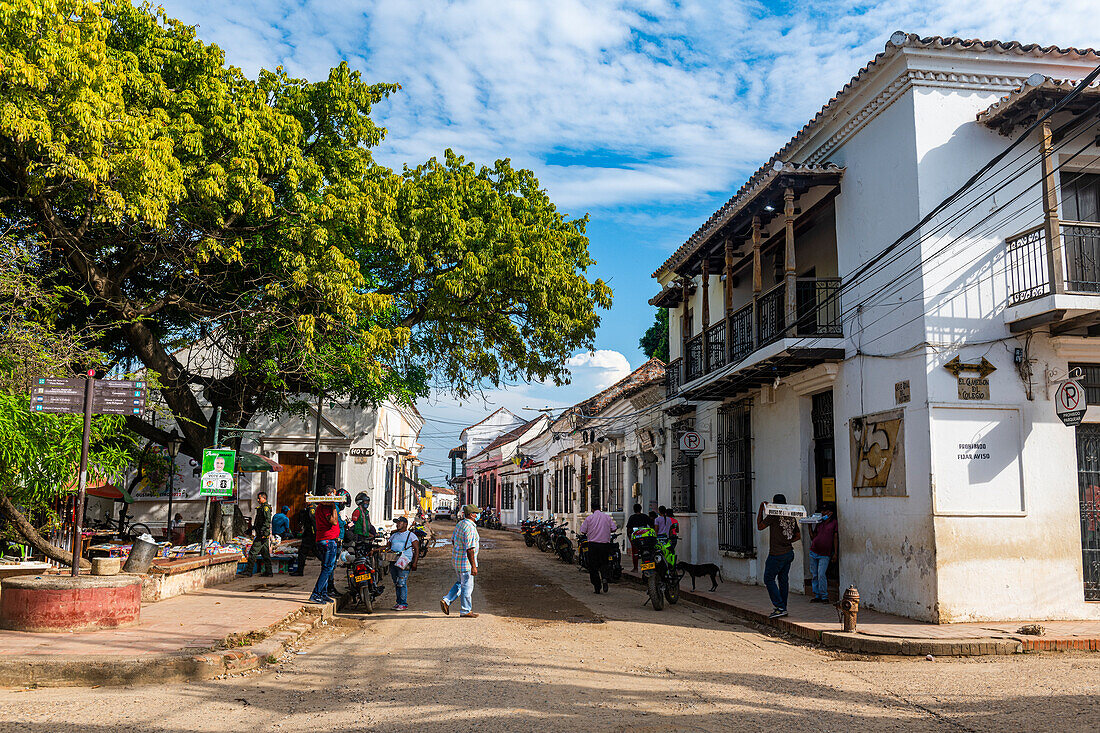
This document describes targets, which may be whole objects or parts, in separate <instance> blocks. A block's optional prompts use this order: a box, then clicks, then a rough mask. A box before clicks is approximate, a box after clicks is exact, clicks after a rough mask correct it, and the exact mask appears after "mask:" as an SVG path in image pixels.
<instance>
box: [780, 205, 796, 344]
mask: <svg viewBox="0 0 1100 733" xmlns="http://www.w3.org/2000/svg"><path fill="white" fill-rule="evenodd" d="M783 216H784V236H785V240H786V249H785V250H784V253H783V278H784V281H785V282H786V284H787V287H786V291H787V292H786V296H787V298H786V301H787V302H786V303H785V306H786V326H787V328H788V329H791V333H790V334H789V335H792V336H793V335H794V326H795V321H797V320H798V301H797V299H796V297H795V296H796V292H795V291H796V285H795V262H794V189H793V188H789V187H788V188H787V189H785V190H784V191H783Z"/></svg>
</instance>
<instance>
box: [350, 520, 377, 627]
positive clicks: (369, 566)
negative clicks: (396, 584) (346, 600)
mask: <svg viewBox="0 0 1100 733" xmlns="http://www.w3.org/2000/svg"><path fill="white" fill-rule="evenodd" d="M351 544H352V545H353V552H351V553H349V552H347V551H345V552H344V567H345V568H346V569H347V575H348V592H349V593H350V594H351V597H352V599H353V601H354V602H355V603H356V604H358V605H360V606H362V607H363V611H364V612H365V613H372V612H373V611H374V602H375V599H377V598H378V597H379V596H380V595H382V593H384V592H385V590H386V586H384V585H383V584H382V576H383V575H384V573H383V570H382V568H381V567H380V566H381V563H380V562H379V556H380V555H381V553H382V551H383V550H384V548H385V547H386V546H387V543H386V540H385V538H384V537H383V536H382V535H381V534H379V535H376V536H375V537H373V538H371V539H367V538H365V537H356V538H355V539H354V540H352V541H351Z"/></svg>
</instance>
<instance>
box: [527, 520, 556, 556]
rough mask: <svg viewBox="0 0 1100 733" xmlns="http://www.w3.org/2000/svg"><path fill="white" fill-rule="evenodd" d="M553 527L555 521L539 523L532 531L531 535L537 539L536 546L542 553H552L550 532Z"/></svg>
mask: <svg viewBox="0 0 1100 733" xmlns="http://www.w3.org/2000/svg"><path fill="white" fill-rule="evenodd" d="M553 526H554V523H553V520H549V519H548V520H546V521H543V522H539V523H538V524H537V525H535V528H534V529H532V530H531V535H532V536H533V537H534V538H535V546H536V547H538V548H539V551H540V552H550V530H551V529H552V528H553Z"/></svg>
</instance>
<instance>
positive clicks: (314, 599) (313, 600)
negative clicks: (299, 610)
mask: <svg viewBox="0 0 1100 733" xmlns="http://www.w3.org/2000/svg"><path fill="white" fill-rule="evenodd" d="M309 602H310V603H316V604H318V605H321V606H323V605H325V604H326V603H328V601H326V600H325V599H324V598H318V597H317V596H310V597H309Z"/></svg>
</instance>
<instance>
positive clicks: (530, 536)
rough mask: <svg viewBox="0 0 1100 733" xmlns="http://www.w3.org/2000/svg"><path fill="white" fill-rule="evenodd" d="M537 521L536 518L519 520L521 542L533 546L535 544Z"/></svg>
mask: <svg viewBox="0 0 1100 733" xmlns="http://www.w3.org/2000/svg"><path fill="white" fill-rule="evenodd" d="M538 524H539V521H538V520H537V519H524V520H523V521H522V522H520V525H519V529H520V533H521V534H522V535H523V544H525V545H527V546H528V547H534V545H535V528H536V527H537V526H538Z"/></svg>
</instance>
